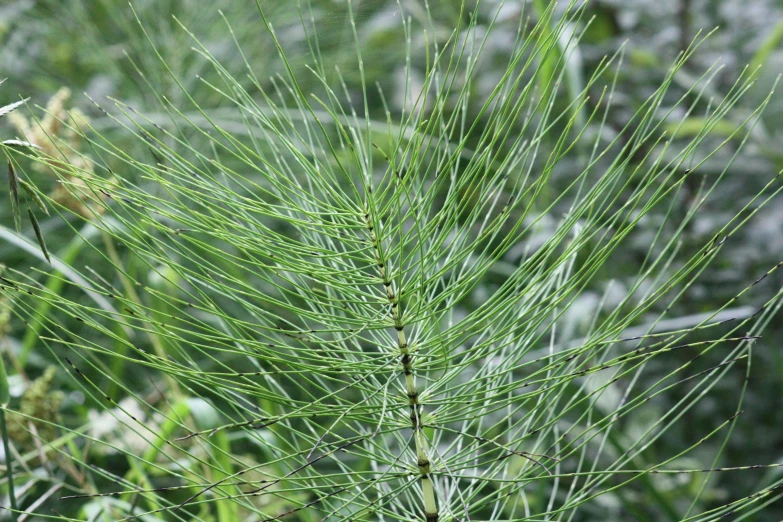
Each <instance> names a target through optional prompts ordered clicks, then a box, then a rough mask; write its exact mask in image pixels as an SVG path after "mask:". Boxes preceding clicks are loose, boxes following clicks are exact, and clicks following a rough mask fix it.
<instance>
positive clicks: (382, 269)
mask: <svg viewBox="0 0 783 522" xmlns="http://www.w3.org/2000/svg"><path fill="white" fill-rule="evenodd" d="M364 221H365V224H366V225H367V229H368V230H369V233H370V241H371V243H372V246H373V250H374V252H375V262H376V264H377V266H378V272H379V274H380V276H381V282H382V283H383V287H384V290H385V292H386V299H387V300H388V301H389V305H390V306H391V317H392V321H393V322H394V329H395V330H396V331H397V349H398V350H399V353H400V364H401V365H402V373H403V378H404V379H405V390H406V394H407V396H408V406H409V407H410V412H411V413H410V420H411V428H412V429H413V432H414V433H413V440H414V444H415V447H416V465H417V466H418V468H419V473H420V475H421V493H422V497H423V499H424V520H425V522H438V518H439V514H438V502H437V497H436V496H435V489H434V487H433V484H432V478H431V477H430V467H431V466H430V460H429V457H428V456H427V440H426V439H425V437H424V432H423V426H422V423H421V414H422V406H421V404H420V403H419V390H418V388H417V387H416V377H415V375H414V374H413V356H412V355H411V353H410V349H409V346H408V341H407V339H406V337H405V325H404V324H403V322H402V314H401V313H400V301H399V298H398V296H397V294H396V292H395V291H394V286H393V285H392V281H391V278H390V276H389V272H388V271H387V270H386V263H385V261H384V258H383V251H382V250H381V245H380V241H379V240H378V236H377V234H376V233H375V226H374V225H373V221H372V218H371V216H370V213H369V212H366V213H365V214H364Z"/></svg>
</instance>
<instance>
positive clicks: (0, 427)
mask: <svg viewBox="0 0 783 522" xmlns="http://www.w3.org/2000/svg"><path fill="white" fill-rule="evenodd" d="M0 432H2V435H3V450H5V466H6V477H7V478H8V497H9V498H10V499H11V509H12V511H11V520H13V521H14V522H16V519H17V516H18V515H17V511H19V508H17V507H16V493H14V465H13V462H14V458H13V457H12V456H11V447H10V444H9V443H8V430H7V429H6V425H5V405H3V406H2V407H0Z"/></svg>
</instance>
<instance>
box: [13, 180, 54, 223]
mask: <svg viewBox="0 0 783 522" xmlns="http://www.w3.org/2000/svg"><path fill="white" fill-rule="evenodd" d="M19 184H20V185H22V188H23V189H24V191H25V193H26V194H27V195H28V196H30V199H32V200H33V202H34V203H35V204H36V206H37V207H38V208H40V209H41V210H43V211H44V213H46V215H47V216H48V215H49V209H48V208H47V207H46V205H45V204H44V202H43V200H42V199H41V196H39V195H38V193H37V192H36V191H35V188H34V187H33V186H32V185H30V183H28V182H26V181H25V180H23V179H20V180H19Z"/></svg>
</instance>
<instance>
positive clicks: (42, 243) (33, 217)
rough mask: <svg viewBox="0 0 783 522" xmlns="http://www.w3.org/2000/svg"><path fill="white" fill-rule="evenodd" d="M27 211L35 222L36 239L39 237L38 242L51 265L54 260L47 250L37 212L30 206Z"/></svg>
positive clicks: (33, 222)
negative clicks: (34, 212) (50, 257)
mask: <svg viewBox="0 0 783 522" xmlns="http://www.w3.org/2000/svg"><path fill="white" fill-rule="evenodd" d="M27 213H28V214H29V215H30V221H31V222H32V224H33V230H34V231H35V237H36V239H38V244H39V245H41V252H43V255H44V257H46V260H47V261H48V262H49V264H50V265H51V264H52V260H51V259H49V252H48V251H47V250H46V243H44V238H43V234H41V227H40V226H39V225H38V220H37V219H36V217H35V214H33V211H32V209H30V208H28V209H27Z"/></svg>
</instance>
